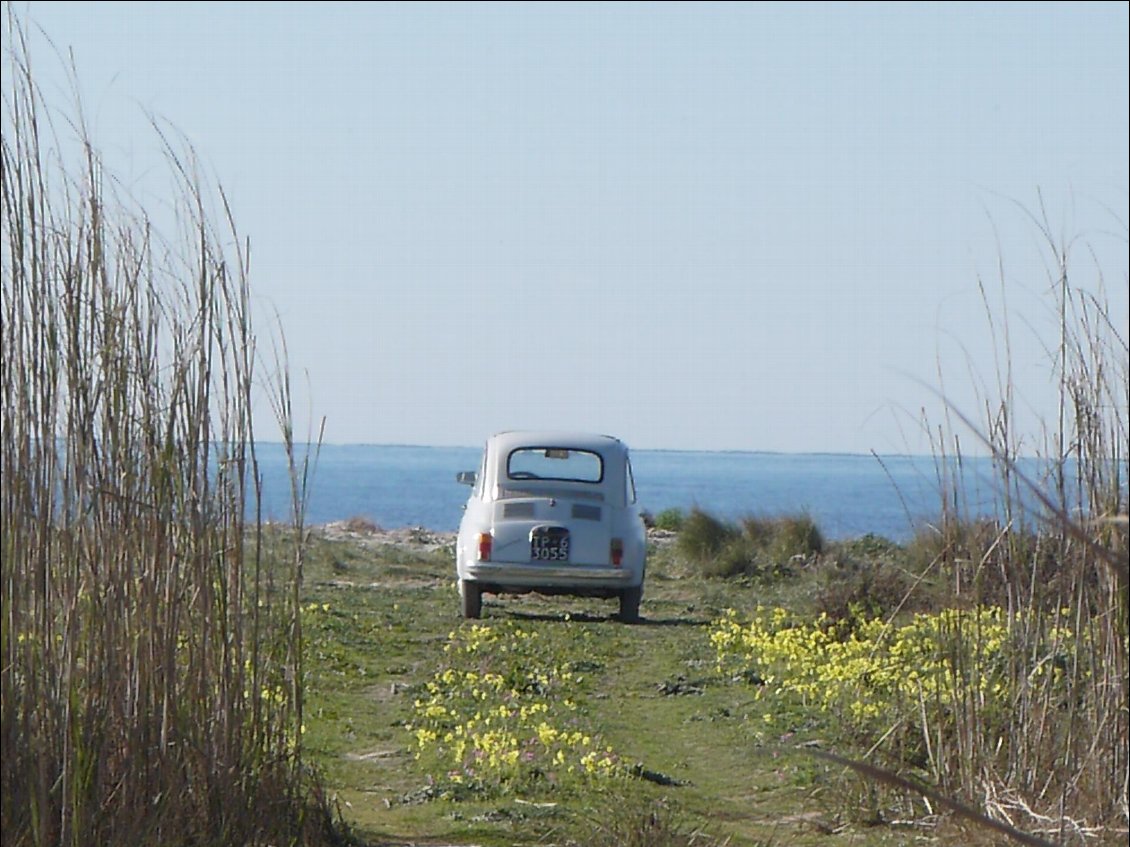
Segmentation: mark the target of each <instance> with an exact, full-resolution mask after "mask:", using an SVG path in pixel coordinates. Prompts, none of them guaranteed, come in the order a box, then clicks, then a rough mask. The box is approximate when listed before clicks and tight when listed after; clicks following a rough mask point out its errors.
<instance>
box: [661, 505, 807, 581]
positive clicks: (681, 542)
mask: <svg viewBox="0 0 1130 847" xmlns="http://www.w3.org/2000/svg"><path fill="white" fill-rule="evenodd" d="M676 549H677V550H678V552H679V554H680V555H681V556H683V557H684V558H685V559H686V560H687V561H689V562H690V563H691V564H692V565H693V566H694V567H695V569H696V570H697V571H698V573H700V574H701V575H703V576H707V577H722V578H726V577H736V576H750V577H772V576H781V575H784V574H786V573H788V572H789V571H790V569H791V567H792V566H793V565H794V564H796V563H797V562H798V561H800V562H807V561H810V560H812V559H813V558H814V557H816V556H818V555H819V554H820V553H821V552H822V551H823V549H824V537H823V535H822V533H821V532H820V529H819V528H818V527H817V526H816V524H815V522H813V521H812V519H811V518H809V517H808V516H807V515H785V516H782V517H776V518H764V517H755V516H747V517H745V518H743V519H742V521H741V523H740V524H737V525H736V524H733V523H730V522H729V521H724V520H722V519H720V518H718V517H716V516H714V515H712V514H710V513H708V512H706V511H703V510H702V509H699V508H697V507H696V508H694V509H692V510H691V511H690V513H689V514H688V515H686V517H685V518H683V519H682V521H681V526H680V529H679V535H678V538H677V540H676Z"/></svg>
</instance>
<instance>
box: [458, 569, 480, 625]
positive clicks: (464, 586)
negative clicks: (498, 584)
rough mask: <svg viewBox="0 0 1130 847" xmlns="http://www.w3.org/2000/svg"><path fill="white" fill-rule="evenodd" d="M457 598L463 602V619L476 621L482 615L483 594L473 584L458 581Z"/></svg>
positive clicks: (466, 581)
mask: <svg viewBox="0 0 1130 847" xmlns="http://www.w3.org/2000/svg"><path fill="white" fill-rule="evenodd" d="M459 597H460V599H461V600H462V601H463V617H465V618H472V619H478V618H481V617H482V615H483V592H482V589H481V588H479V586H477V585H475V583H473V582H471V581H469V580H466V579H461V580H459Z"/></svg>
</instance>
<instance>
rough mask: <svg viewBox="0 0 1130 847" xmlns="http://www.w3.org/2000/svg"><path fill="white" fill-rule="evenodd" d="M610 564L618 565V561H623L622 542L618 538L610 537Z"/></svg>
mask: <svg viewBox="0 0 1130 847" xmlns="http://www.w3.org/2000/svg"><path fill="white" fill-rule="evenodd" d="M611 554H612V564H613V565H615V566H616V567H620V563H621V562H622V561H624V542H623V541H621V540H620V539H619V538H613V539H612V549H611Z"/></svg>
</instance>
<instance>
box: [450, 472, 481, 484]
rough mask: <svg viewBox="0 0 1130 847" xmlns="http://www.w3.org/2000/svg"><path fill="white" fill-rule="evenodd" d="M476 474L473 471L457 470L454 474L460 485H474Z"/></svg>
mask: <svg viewBox="0 0 1130 847" xmlns="http://www.w3.org/2000/svg"><path fill="white" fill-rule="evenodd" d="M476 476H477V474H476V473H475V472H474V471H459V473H457V474H456V475H455V481H456V482H458V483H459V484H460V485H474V484H475V478H476Z"/></svg>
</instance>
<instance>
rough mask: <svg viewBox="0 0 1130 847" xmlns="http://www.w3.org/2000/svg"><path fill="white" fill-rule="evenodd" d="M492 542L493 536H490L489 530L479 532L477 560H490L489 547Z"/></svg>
mask: <svg viewBox="0 0 1130 847" xmlns="http://www.w3.org/2000/svg"><path fill="white" fill-rule="evenodd" d="M493 544H494V538H492V537H491V534H490V533H489V532H480V533H479V561H480V562H489V561H490V549H491V547H492V546H493Z"/></svg>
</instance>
